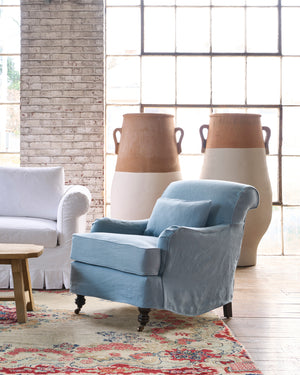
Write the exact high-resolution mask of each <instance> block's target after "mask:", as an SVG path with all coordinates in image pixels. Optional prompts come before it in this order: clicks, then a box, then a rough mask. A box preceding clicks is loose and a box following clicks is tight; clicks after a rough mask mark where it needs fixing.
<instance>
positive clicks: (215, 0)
mask: <svg viewBox="0 0 300 375" xmlns="http://www.w3.org/2000/svg"><path fill="white" fill-rule="evenodd" d="M211 5H221V6H224V5H227V6H231V5H240V6H242V5H245V0H226V4H225V1H224V0H212V2H211Z"/></svg>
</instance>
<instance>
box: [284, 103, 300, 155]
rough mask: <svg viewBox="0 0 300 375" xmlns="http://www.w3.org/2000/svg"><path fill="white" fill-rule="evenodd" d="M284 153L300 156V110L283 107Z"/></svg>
mask: <svg viewBox="0 0 300 375" xmlns="http://www.w3.org/2000/svg"><path fill="white" fill-rule="evenodd" d="M282 133H283V134H282V136H283V142H282V153H283V154H284V155H300V147H299V139H300V108H299V107H296V108H287V107H283V129H282Z"/></svg>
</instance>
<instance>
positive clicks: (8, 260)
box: [0, 243, 44, 323]
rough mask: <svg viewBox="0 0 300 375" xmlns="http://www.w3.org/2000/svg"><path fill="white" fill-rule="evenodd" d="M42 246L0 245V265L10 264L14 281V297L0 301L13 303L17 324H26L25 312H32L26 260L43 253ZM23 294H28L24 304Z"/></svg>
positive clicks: (32, 304)
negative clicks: (14, 304) (14, 303)
mask: <svg viewBox="0 0 300 375" xmlns="http://www.w3.org/2000/svg"><path fill="white" fill-rule="evenodd" d="M43 250H44V246H38V245H31V244H9V243H7V244H6V243H0V264H10V265H11V269H12V274H13V280H14V297H1V298H0V301H15V302H16V310H17V321H18V323H26V322H27V311H33V310H34V302H33V297H32V288H31V280H30V273H29V267H28V258H35V257H38V256H40V255H41V254H42V253H43ZM25 292H28V302H27V303H26V296H25Z"/></svg>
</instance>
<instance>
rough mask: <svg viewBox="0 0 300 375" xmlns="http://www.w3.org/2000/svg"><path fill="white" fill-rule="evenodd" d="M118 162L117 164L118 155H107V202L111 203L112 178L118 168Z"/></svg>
mask: <svg viewBox="0 0 300 375" xmlns="http://www.w3.org/2000/svg"><path fill="white" fill-rule="evenodd" d="M116 164H117V155H106V164H105V170H106V179H105V180H106V202H107V203H110V202H111V198H110V194H111V185H112V180H113V177H114V174H115V170H116Z"/></svg>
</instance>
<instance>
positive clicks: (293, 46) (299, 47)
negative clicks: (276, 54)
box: [282, 8, 300, 55]
mask: <svg viewBox="0 0 300 375" xmlns="http://www.w3.org/2000/svg"><path fill="white" fill-rule="evenodd" d="M299 17H300V8H283V9H282V53H283V54H284V55H300V42H299V35H300V22H299Z"/></svg>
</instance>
